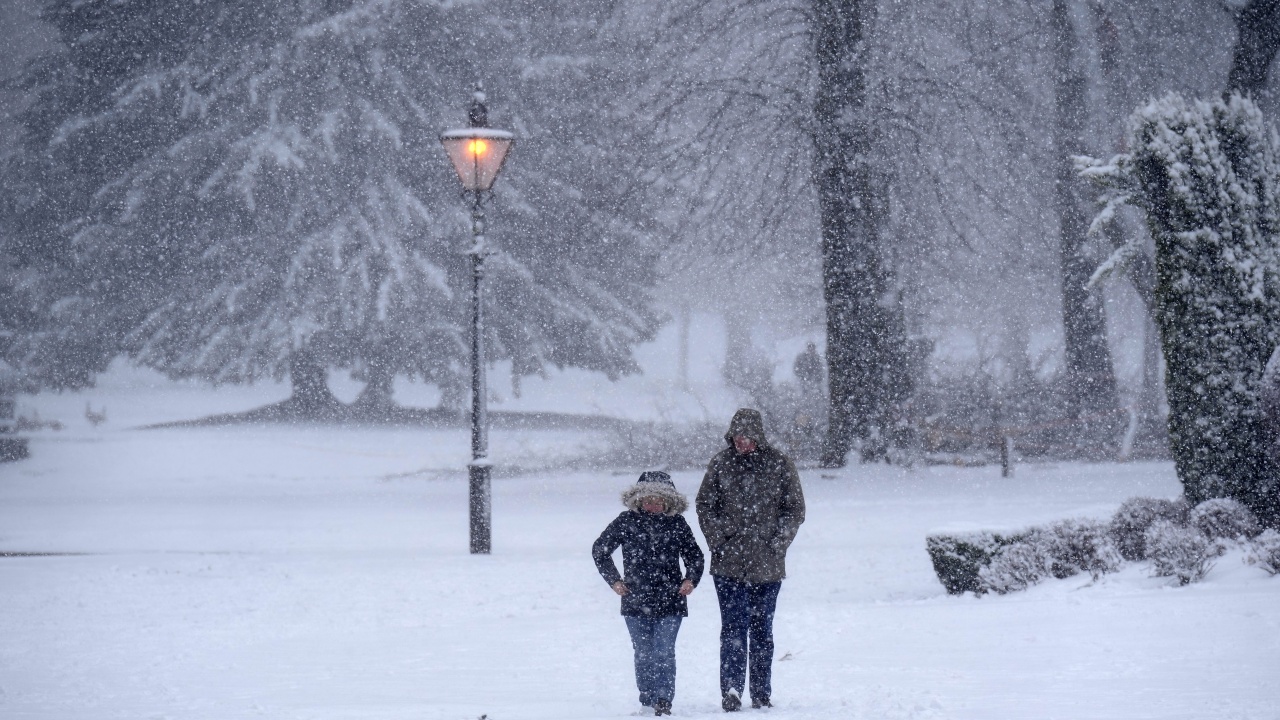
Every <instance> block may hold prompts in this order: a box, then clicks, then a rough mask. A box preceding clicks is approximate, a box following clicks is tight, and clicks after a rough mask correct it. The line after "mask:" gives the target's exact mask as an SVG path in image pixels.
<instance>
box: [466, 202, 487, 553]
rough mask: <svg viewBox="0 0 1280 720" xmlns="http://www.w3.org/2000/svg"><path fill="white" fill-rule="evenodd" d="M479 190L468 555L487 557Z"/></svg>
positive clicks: (474, 208)
mask: <svg viewBox="0 0 1280 720" xmlns="http://www.w3.org/2000/svg"><path fill="white" fill-rule="evenodd" d="M480 193H481V191H480V190H475V191H473V200H472V203H471V236H472V239H473V241H474V242H473V244H472V246H471V249H470V250H469V251H468V253H469V254H470V255H471V463H470V464H469V465H468V466H467V475H468V477H469V478H470V485H471V492H470V498H471V499H470V507H471V552H472V553H473V554H485V555H487V554H488V553H489V550H490V547H491V544H492V543H491V530H492V516H493V514H492V513H493V511H492V507H493V503H492V493H491V490H490V469H491V467H492V465H490V463H489V409H488V407H489V404H488V397H487V396H488V384H487V382H486V380H487V377H486V373H485V362H484V358H485V354H484V293H483V285H484V258H485V253H486V248H485V242H484V203H483V197H482V196H481V194H480Z"/></svg>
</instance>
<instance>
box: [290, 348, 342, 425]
mask: <svg viewBox="0 0 1280 720" xmlns="http://www.w3.org/2000/svg"><path fill="white" fill-rule="evenodd" d="M289 381H290V383H292V385H293V394H292V395H291V396H290V397H289V399H288V400H286V401H285V402H284V403H282V404H283V405H287V406H288V409H289V411H290V413H291V414H293V415H295V416H296V417H297V418H299V419H304V420H327V419H333V418H335V417H338V416H339V415H341V414H342V411H343V410H344V409H345V406H344V405H343V404H342V403H341V402H340V401H339V400H338V398H336V397H334V396H333V393H332V392H330V390H329V369H328V367H327V366H326V365H325V364H324V362H322V361H321V360H320V359H319V357H318V356H317V355H316V354H315V353H314V352H313V351H311V350H308V349H306V348H303V349H301V350H298V351H297V352H295V353H294V354H293V355H292V356H291V357H290V358H289Z"/></svg>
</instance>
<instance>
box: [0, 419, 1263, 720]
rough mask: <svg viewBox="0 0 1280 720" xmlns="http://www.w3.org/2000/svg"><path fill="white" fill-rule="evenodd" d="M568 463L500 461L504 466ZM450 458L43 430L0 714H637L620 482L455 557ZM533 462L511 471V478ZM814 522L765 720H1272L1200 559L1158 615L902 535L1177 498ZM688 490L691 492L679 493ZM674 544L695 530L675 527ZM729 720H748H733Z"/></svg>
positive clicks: (1110, 486)
mask: <svg viewBox="0 0 1280 720" xmlns="http://www.w3.org/2000/svg"><path fill="white" fill-rule="evenodd" d="M592 441H593V440H592V438H590V437H585V436H581V435H571V434H555V433H548V434H546V435H544V436H540V437H536V438H535V437H528V436H521V437H509V436H508V437H504V436H502V435H499V434H495V437H494V445H495V451H494V455H495V457H496V459H497V460H498V462H499V464H502V463H503V462H506V463H508V464H512V463H515V462H516V461H517V460H520V461H522V462H521V464H522V465H525V466H529V465H530V463H528V462H523V461H527V460H529V459H530V456H537V457H535V458H534V459H535V460H539V461H546V462H550V461H552V460H554V458H555V457H557V456H560V455H563V456H570V455H572V454H573V453H574V452H576V451H577V450H578V449H580V448H581V447H584V446H585V445H589V444H590V443H591V442H592ZM465 443H466V438H465V436H464V435H463V434H462V433H447V432H436V433H431V432H423V431H407V430H333V429H270V430H257V431H255V430H249V429H237V430H222V431H218V430H208V429H203V430H169V431H150V432H140V431H124V430H119V431H111V432H100V433H99V432H88V431H83V432H79V433H78V434H76V433H70V432H68V433H65V434H60V435H50V436H47V437H43V438H40V439H37V441H35V442H34V443H33V446H32V450H33V456H34V457H33V458H32V459H31V460H29V461H27V462H24V463H20V464H10V465H3V466H0V551H28V552H32V551H43V552H50V551H56V552H82V553H89V554H87V555H71V556H60V557H8V558H0V717H2V718H5V719H6V720H35V719H40V720H79V719H83V720H90V719H92V720H110V719H113V718H121V719H124V718H129V719H130V720H135V719H144V718H173V719H175V720H179V719H181V720H200V719H206V718H207V719H209V720H215V719H216V720H227V719H231V718H256V717H262V718H277V719H286V718H298V719H303V718H307V719H310V718H316V719H320V718H361V719H363V718H369V719H373V718H378V719H380V720H382V719H386V720H399V719H402V718H403V719H408V718H414V719H415V720H435V719H437V718H439V719H448V720H474V719H475V718H478V717H480V716H481V715H482V714H486V715H487V716H488V718H490V720H523V719H529V720H542V719H544V718H545V719H546V720H552V719H555V720H577V719H582V720H586V719H592V720H594V719H597V718H624V717H629V716H631V715H632V714H633V713H636V712H637V711H638V709H639V708H638V706H637V705H636V704H635V703H634V701H633V697H634V689H633V684H632V680H631V676H630V672H631V668H630V650H629V647H628V643H627V639H626V631H625V629H624V627H623V623H622V621H621V619H620V618H618V616H617V604H616V603H617V601H616V598H615V597H614V596H613V595H612V594H611V593H610V592H609V591H608V589H607V588H606V587H605V586H604V583H603V582H601V581H600V580H599V578H598V576H597V575H596V574H595V570H594V568H593V566H592V564H591V560H590V556H589V546H590V543H591V541H592V540H593V539H594V537H595V535H596V534H597V533H598V532H599V531H600V529H601V528H603V527H604V525H605V524H606V523H607V522H608V520H609V519H610V518H612V517H613V516H614V515H615V514H616V513H617V512H618V511H620V509H621V506H620V504H619V503H618V500H617V493H618V492H619V491H620V490H621V489H622V488H623V487H625V486H626V485H627V484H629V483H630V482H631V481H632V480H633V479H634V475H635V473H636V471H638V470H639V468H636V469H634V470H628V471H627V472H625V473H621V472H619V473H610V472H575V473H567V474H565V473H552V472H538V473H534V474H529V475H521V476H517V477H507V478H500V479H498V480H497V481H496V482H495V488H494V523H495V534H494V548H495V551H494V554H493V555H492V556H490V557H472V556H470V555H468V554H467V553H466V511H465V490H466V488H465V476H464V474H463V473H462V472H461V468H462V467H463V465H464V464H465V458H466V445H465ZM534 465H536V463H534ZM802 475H803V480H804V482H805V488H806V493H807V495H808V500H809V505H810V513H809V520H808V522H807V523H806V524H805V525H804V527H803V528H802V529H801V533H800V537H799V539H798V540H797V542H796V545H795V547H794V550H793V553H792V555H791V557H790V559H789V567H790V571H791V578H790V579H789V580H787V582H786V584H785V585H784V588H783V592H782V596H781V598H780V601H779V612H778V620H777V634H778V655H779V657H780V658H785V659H782V660H780V661H779V662H778V663H777V664H776V670H775V680H774V685H775V695H776V700H777V704H778V706H777V707H776V708H774V709H773V710H772V711H769V712H768V715H769V716H770V717H772V718H773V719H774V720H788V719H791V718H797V719H798V718H806V719H807V718H836V717H841V718H846V717H847V718H868V719H870V718H875V719H878V720H879V719H884V718H968V719H973V720H989V719H991V718H1001V719H1005V718H1010V719H1012V718H1026V719H1027V720H1050V719H1053V718H1061V719H1062V720H1080V719H1083V718H1098V719H1102V718H1117V719H1120V718H1124V719H1125V720H1132V719H1134V718H1187V719H1188V720H1190V719H1191V718H1198V719H1202V718H1222V719H1223V720H1226V719H1232V720H1237V719H1239V720H1245V719H1247V720H1275V719H1276V718H1280V702H1278V701H1280V683H1276V682H1275V676H1276V669H1277V668H1280V578H1271V577H1268V576H1267V575H1266V574H1265V573H1263V572H1262V571H1261V570H1258V569H1256V568H1252V567H1248V566H1245V565H1243V564H1241V562H1240V560H1239V556H1238V555H1230V556H1228V557H1225V558H1223V559H1222V560H1220V561H1219V563H1218V566H1217V567H1216V568H1215V569H1214V570H1213V571H1212V572H1211V573H1210V575H1209V577H1208V579H1207V580H1206V581H1205V582H1204V583H1203V584H1201V585H1197V586H1193V587H1189V588H1172V587H1168V584H1167V583H1166V582H1165V581H1163V580H1156V579H1153V578H1149V577H1147V572H1146V570H1145V568H1142V567H1136V566H1135V567H1132V568H1129V569H1127V570H1126V571H1124V572H1122V573H1119V574H1117V575H1114V576H1109V577H1107V578H1105V579H1104V580H1103V581H1102V582H1100V583H1099V584H1097V585H1096V586H1088V580H1087V579H1085V578H1075V579H1070V580H1065V581H1055V582H1050V583H1048V584H1046V585H1043V586H1040V587H1037V588H1033V589H1032V590H1031V591H1029V592H1026V593H1021V594H1016V595H1010V596H1006V597H987V598H982V599H975V598H972V597H963V598H955V597H948V596H947V595H945V594H944V593H943V590H942V588H941V586H940V585H939V584H938V583H937V581H936V579H935V578H934V577H933V574H932V571H931V569H930V567H929V561H928V557H927V555H926V554H925V552H924V536H925V534H926V533H927V532H928V531H929V530H932V529H935V528H938V527H940V526H944V525H955V524H958V523H973V524H975V525H976V526H985V527H998V526H1010V525H1020V524H1025V523H1032V522H1041V521H1045V520H1049V519H1054V518H1059V517H1065V516H1069V515H1080V514H1086V515H1095V516H1105V515H1108V514H1110V512H1112V511H1113V510H1114V508H1115V507H1116V505H1118V504H1119V502H1120V501H1121V500H1123V499H1124V498H1126V497H1128V496H1130V495H1134V494H1148V495H1157V496H1166V497H1167V496H1173V495H1175V494H1176V493H1177V491H1178V488H1177V484H1176V481H1175V479H1174V477H1173V472H1172V468H1171V467H1170V466H1169V465H1166V464H1133V465H1100V466H1083V465H1061V466H1048V465H1043V466H1036V465H1025V466H1022V467H1019V468H1018V474H1017V476H1016V477H1015V478H1012V479H1009V480H1002V479H1000V478H999V477H998V471H996V470H995V469H993V468H985V469H984V468H976V469H952V468H927V469H920V470H916V471H908V472H904V471H900V470H897V469H891V468H885V467H882V466H881V467H874V468H851V469H849V470H847V471H842V472H840V473H825V474H824V473H822V472H819V471H810V472H805V473H802ZM675 479H676V483H677V485H678V486H679V487H680V488H681V490H683V491H684V492H686V493H688V494H692V493H693V492H694V490H695V489H696V484H697V482H698V480H699V476H698V475H697V474H696V473H677V474H676V475H675ZM695 524H696V523H695ZM717 631H718V613H717V610H716V605H715V597H714V591H713V590H712V588H711V585H710V583H709V582H708V583H707V584H705V585H704V586H703V587H701V588H699V590H698V591H697V592H696V593H695V594H694V595H693V597H692V598H691V617H690V618H689V619H688V620H687V621H686V623H685V626H684V629H683V631H682V632H681V635H680V642H679V647H678V653H679V655H678V657H679V663H680V673H679V681H678V686H677V697H676V703H675V715H676V716H677V717H693V716H702V717H722V716H723V714H722V713H721V712H720V711H719V708H718V703H717V697H716V688H717V680H716V657H717V655H716V653H717V648H716V634H717ZM753 712H758V711H746V712H745V713H744V717H748V716H751V715H752V714H753Z"/></svg>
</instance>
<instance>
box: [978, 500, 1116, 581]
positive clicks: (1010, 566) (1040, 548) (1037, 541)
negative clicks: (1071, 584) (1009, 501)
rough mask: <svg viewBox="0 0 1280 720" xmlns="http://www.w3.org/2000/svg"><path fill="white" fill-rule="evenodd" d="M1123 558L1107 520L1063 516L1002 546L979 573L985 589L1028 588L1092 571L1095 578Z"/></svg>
mask: <svg viewBox="0 0 1280 720" xmlns="http://www.w3.org/2000/svg"><path fill="white" fill-rule="evenodd" d="M1122 561H1123V558H1121V556H1120V552H1119V550H1117V549H1116V544H1115V541H1114V540H1112V538H1111V535H1110V533H1109V528H1108V525H1107V524H1106V523H1103V522H1100V521H1097V520H1086V519H1074V520H1060V521H1058V522H1055V523H1051V524H1049V525H1046V526H1043V527H1035V528H1032V529H1031V530H1029V531H1027V532H1026V533H1024V534H1022V535H1021V537H1020V538H1019V539H1017V540H1014V541H1013V542H1011V543H1010V544H1008V545H1005V546H1004V547H1002V548H1000V549H999V550H998V551H997V552H996V553H995V554H994V555H993V557H992V559H991V562H990V564H989V565H987V566H986V567H983V568H982V569H981V570H980V571H979V573H978V576H979V578H981V580H982V586H983V589H984V590H987V591H991V592H996V593H1001V594H1003V593H1007V592H1011V591H1015V590H1025V589H1026V588H1027V587H1028V586H1030V585H1034V584H1035V583H1037V582H1040V581H1041V580H1043V579H1045V578H1048V577H1054V578H1058V579H1060V580H1061V579H1063V578H1068V577H1072V576H1073V575H1078V574H1080V573H1088V574H1089V575H1091V576H1092V577H1093V578H1094V579H1097V578H1098V577H1101V576H1102V575H1103V574H1104V573H1109V572H1115V571H1116V570H1118V569H1120V564H1121V562H1122Z"/></svg>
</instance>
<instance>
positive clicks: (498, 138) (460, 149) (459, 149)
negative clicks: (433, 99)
mask: <svg viewBox="0 0 1280 720" xmlns="http://www.w3.org/2000/svg"><path fill="white" fill-rule="evenodd" d="M515 141H516V140H515V136H514V135H512V134H511V133H509V132H507V131H506V130H493V129H490V128H467V129H465V130H448V131H446V132H444V133H442V134H441V135H440V144H441V145H444V151H445V153H447V154H448V155H449V161H450V162H452V163H453V169H454V170H456V171H457V172H458V179H459V180H461V181H462V187H463V188H465V189H467V190H478V191H481V192H483V191H487V190H488V189H489V188H491V187H493V181H494V180H496V179H498V172H499V171H500V170H502V163H503V162H504V161H505V160H506V159H507V153H508V152H509V151H510V150H511V146H512V145H514V144H515Z"/></svg>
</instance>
